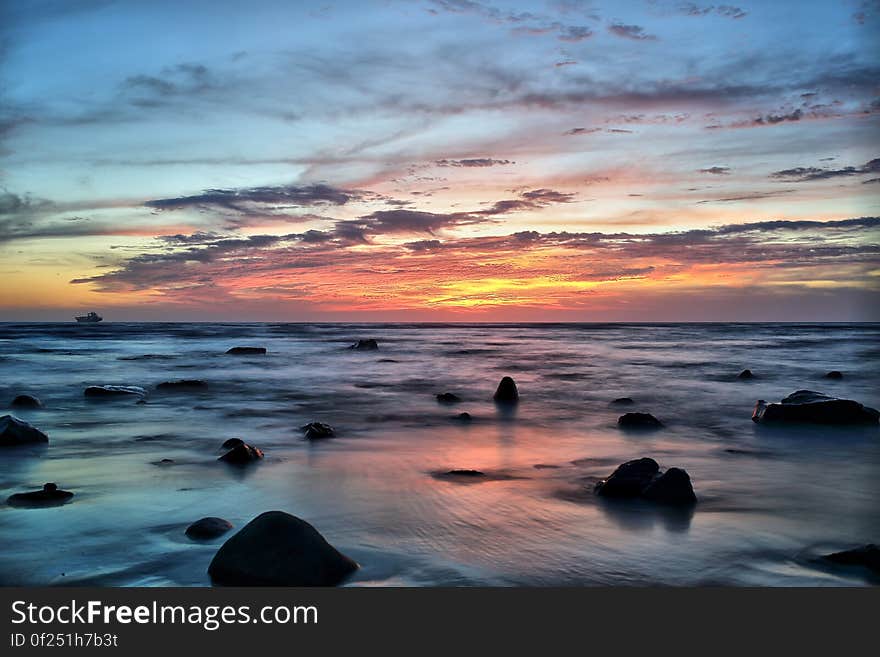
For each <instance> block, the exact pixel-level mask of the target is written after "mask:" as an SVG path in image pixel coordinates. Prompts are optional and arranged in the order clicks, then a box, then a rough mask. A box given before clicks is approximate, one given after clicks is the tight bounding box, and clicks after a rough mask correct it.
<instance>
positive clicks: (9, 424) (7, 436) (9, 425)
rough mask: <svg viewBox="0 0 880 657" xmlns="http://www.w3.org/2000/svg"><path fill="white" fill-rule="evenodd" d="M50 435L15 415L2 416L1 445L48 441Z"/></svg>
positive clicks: (0, 426) (0, 420)
mask: <svg viewBox="0 0 880 657" xmlns="http://www.w3.org/2000/svg"><path fill="white" fill-rule="evenodd" d="M48 442H49V436H47V435H46V434H44V433H43V432H42V431H40V430H39V429H37V428H36V427H35V426H33V425H31V424H29V423H27V422H25V421H24V420H19V419H18V418H17V417H15V416H14V415H4V416H3V417H0V447H13V446H15V445H30V444H33V443H48Z"/></svg>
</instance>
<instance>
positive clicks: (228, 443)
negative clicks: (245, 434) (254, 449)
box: [220, 438, 244, 449]
mask: <svg viewBox="0 0 880 657" xmlns="http://www.w3.org/2000/svg"><path fill="white" fill-rule="evenodd" d="M239 445H244V441H243V440H242V439H241V438H229V439H227V440H224V441H223V444H222V445H221V446H220V447H221V448H222V449H232V448H233V447H238V446H239Z"/></svg>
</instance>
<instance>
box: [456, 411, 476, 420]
mask: <svg viewBox="0 0 880 657" xmlns="http://www.w3.org/2000/svg"><path fill="white" fill-rule="evenodd" d="M455 419H456V420H458V421H459V422H470V421H471V420H473V418H472V417H471V414H470V413H459V414H458V415H456V416H455Z"/></svg>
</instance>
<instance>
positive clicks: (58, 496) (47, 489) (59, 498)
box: [6, 483, 73, 507]
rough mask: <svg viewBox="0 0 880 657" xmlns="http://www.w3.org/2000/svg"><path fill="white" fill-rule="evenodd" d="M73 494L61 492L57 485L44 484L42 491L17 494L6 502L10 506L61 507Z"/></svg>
mask: <svg viewBox="0 0 880 657" xmlns="http://www.w3.org/2000/svg"><path fill="white" fill-rule="evenodd" d="M72 497H73V493H71V492H70V491H66V490H60V489H59V488H58V486H56V485H55V484H51V483H49V484H44V485H43V489H42V490H35V491H31V492H28V493H15V495H10V496H9V497H8V498H7V500H6V502H7V503H8V504H9V506H26V507H37V506H59V505H61V504H64V503H65V502H68V501H70V498H72Z"/></svg>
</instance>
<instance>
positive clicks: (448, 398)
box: [437, 392, 461, 404]
mask: <svg viewBox="0 0 880 657" xmlns="http://www.w3.org/2000/svg"><path fill="white" fill-rule="evenodd" d="M437 401H438V402H440V403H441V404H457V403H459V402H460V401H461V397H459V396H458V395H454V394H452V393H451V392H441V393H440V394H439V395H437Z"/></svg>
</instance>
